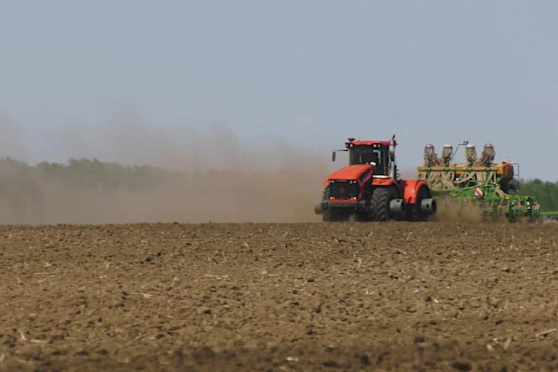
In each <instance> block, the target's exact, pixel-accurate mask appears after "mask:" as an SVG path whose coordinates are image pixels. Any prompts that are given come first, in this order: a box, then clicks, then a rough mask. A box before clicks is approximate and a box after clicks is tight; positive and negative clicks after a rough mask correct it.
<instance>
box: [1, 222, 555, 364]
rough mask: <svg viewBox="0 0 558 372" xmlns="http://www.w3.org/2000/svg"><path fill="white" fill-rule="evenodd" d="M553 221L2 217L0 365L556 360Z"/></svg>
mask: <svg viewBox="0 0 558 372" xmlns="http://www.w3.org/2000/svg"><path fill="white" fill-rule="evenodd" d="M557 226H558V225H556V224H548V225H543V224H533V225H531V224H516V225H514V224H500V223H493V224H479V223H451V222H447V223H445V222H437V223H385V224H376V223H372V224H370V223H360V224H358V223H339V224H322V223H315V224H236V225H235V224H202V225H180V224H150V225H147V224H146V225H110V226H63V225H60V226H50V227H1V228H0V263H1V265H0V370H5V371H15V370H28V371H35V370H36V371H56V370H70V371H100V370H121V371H128V370H148V371H175V370H176V371H214V370H216V371H232V370H239V371H293V370H294V371H312V370H326V371H329V370H331V371H335V370H351V371H352V370H357V371H358V370H363V371H381V370H446V371H451V370H457V371H469V370H474V371H514V370H523V371H531V370H547V369H554V370H557V369H558V330H557V329H558V315H557V311H558V259H557V258H558V234H557Z"/></svg>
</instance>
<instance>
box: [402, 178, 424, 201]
mask: <svg viewBox="0 0 558 372" xmlns="http://www.w3.org/2000/svg"><path fill="white" fill-rule="evenodd" d="M400 187H401V189H402V190H403V200H405V203H406V204H416V202H417V196H418V194H419V190H420V189H421V188H423V187H425V188H426V189H427V190H428V194H429V195H430V189H429V188H428V185H427V184H426V182H425V181H423V180H406V181H401V183H400Z"/></svg>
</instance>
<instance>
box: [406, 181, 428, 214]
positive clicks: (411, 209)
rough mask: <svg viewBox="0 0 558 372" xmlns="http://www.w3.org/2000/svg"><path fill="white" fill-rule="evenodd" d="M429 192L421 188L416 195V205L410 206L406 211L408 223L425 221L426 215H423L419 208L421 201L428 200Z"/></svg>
mask: <svg viewBox="0 0 558 372" xmlns="http://www.w3.org/2000/svg"><path fill="white" fill-rule="evenodd" d="M430 197H431V195H430V191H429V190H428V188H426V187H424V186H423V187H421V188H420V190H419V192H418V195H417V202H416V204H413V205H410V206H409V208H408V209H407V219H408V220H409V221H426V220H427V219H428V214H426V213H423V212H422V209H421V207H420V205H421V203H422V199H426V198H430Z"/></svg>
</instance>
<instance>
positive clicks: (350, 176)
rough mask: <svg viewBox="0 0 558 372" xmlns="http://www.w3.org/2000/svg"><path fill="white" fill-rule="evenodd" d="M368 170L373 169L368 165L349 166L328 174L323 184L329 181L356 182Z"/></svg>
mask: <svg viewBox="0 0 558 372" xmlns="http://www.w3.org/2000/svg"><path fill="white" fill-rule="evenodd" d="M370 169H373V167H372V165H370V164H357V165H349V166H346V167H344V168H341V169H339V170H336V171H335V172H333V173H332V174H330V175H329V178H328V179H327V180H325V182H324V184H327V183H328V182H329V181H331V180H347V181H348V180H358V179H359V177H360V176H362V175H363V174H364V173H365V172H367V171H368V170H370Z"/></svg>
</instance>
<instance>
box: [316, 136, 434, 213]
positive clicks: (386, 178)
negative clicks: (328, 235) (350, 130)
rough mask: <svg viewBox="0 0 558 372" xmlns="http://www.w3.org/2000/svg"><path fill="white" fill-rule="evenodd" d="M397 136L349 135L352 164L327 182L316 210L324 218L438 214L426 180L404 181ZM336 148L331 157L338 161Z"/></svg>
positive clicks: (347, 145)
mask: <svg viewBox="0 0 558 372" xmlns="http://www.w3.org/2000/svg"><path fill="white" fill-rule="evenodd" d="M396 146H397V142H396V141H395V136H393V137H392V139H391V140H389V141H359V140H355V139H354V138H349V139H348V141H347V142H346V143H345V149H344V150H336V151H348V152H349V165H348V166H346V167H344V168H341V169H339V170H337V171H336V172H333V173H332V174H331V175H330V176H329V178H328V179H327V180H326V181H325V182H324V185H325V190H324V196H323V199H322V201H321V202H320V203H319V204H318V205H316V207H315V211H316V213H317V214H321V215H322V216H323V220H324V221H346V220H348V219H349V218H350V216H351V215H353V214H354V215H355V217H356V219H357V220H358V221H387V220H389V219H394V220H399V221H402V220H408V221H426V220H427V219H428V217H429V216H431V215H433V214H435V213H436V201H435V200H434V199H433V198H432V194H431V193H430V188H429V187H428V185H427V183H426V182H425V181H423V180H403V179H401V177H400V176H399V172H398V171H397V164H396V161H395V147H396ZM336 151H334V152H333V155H332V160H333V161H335V158H336Z"/></svg>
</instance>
